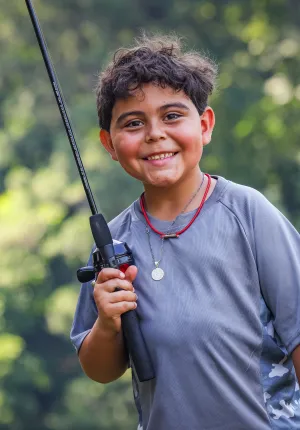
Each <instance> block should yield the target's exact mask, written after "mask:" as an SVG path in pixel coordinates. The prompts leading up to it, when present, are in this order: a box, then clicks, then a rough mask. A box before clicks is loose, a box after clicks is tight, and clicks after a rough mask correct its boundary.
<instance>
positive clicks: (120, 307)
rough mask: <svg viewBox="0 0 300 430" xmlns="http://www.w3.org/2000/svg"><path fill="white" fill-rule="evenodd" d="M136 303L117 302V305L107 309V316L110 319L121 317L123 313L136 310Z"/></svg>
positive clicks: (113, 304)
mask: <svg viewBox="0 0 300 430" xmlns="http://www.w3.org/2000/svg"><path fill="white" fill-rule="evenodd" d="M136 307H137V303H136V302H118V303H112V304H111V305H110V306H109V308H108V309H107V313H106V314H107V315H109V314H110V317H111V318H112V317H114V316H119V315H122V314H123V313H124V312H127V311H132V310H133V309H136Z"/></svg>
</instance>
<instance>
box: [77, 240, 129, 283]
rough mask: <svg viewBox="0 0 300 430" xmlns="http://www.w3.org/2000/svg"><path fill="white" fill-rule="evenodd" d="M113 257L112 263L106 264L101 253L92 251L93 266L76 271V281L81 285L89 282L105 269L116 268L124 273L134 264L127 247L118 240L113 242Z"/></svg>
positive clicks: (96, 250)
mask: <svg viewBox="0 0 300 430" xmlns="http://www.w3.org/2000/svg"><path fill="white" fill-rule="evenodd" d="M113 249H114V256H113V257H112V258H113V261H111V262H110V263H108V262H107V261H104V259H103V257H102V256H101V252H100V250H99V249H98V248H96V249H95V250H94V251H93V254H92V258H93V266H85V267H81V268H80V269H78V270H77V279H78V281H79V282H81V283H82V284H83V283H85V282H90V281H93V280H94V279H96V276H97V275H98V273H99V272H101V270H102V269H104V268H105V267H116V268H118V269H119V270H121V272H123V273H125V272H126V270H127V268H128V267H129V266H132V265H133V264H134V258H133V256H132V252H131V250H130V249H129V246H128V245H127V243H126V242H119V241H118V240H115V239H114V240H113Z"/></svg>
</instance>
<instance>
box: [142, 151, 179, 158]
mask: <svg viewBox="0 0 300 430" xmlns="http://www.w3.org/2000/svg"><path fill="white" fill-rule="evenodd" d="M174 154H175V152H166V153H165V154H159V155H151V156H150V157H148V158H147V160H162V159H163V158H167V157H172V155H174Z"/></svg>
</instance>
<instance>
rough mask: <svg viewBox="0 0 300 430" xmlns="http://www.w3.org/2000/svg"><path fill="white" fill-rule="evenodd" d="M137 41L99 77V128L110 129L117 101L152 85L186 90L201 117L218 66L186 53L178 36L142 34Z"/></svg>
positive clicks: (203, 58)
mask: <svg viewBox="0 0 300 430" xmlns="http://www.w3.org/2000/svg"><path fill="white" fill-rule="evenodd" d="M136 42H137V43H136V45H135V46H134V47H132V48H129V49H125V48H121V49H119V50H117V51H116V53H115V55H114V57H113V60H112V62H111V63H110V64H109V65H108V66H107V68H106V69H105V70H104V71H103V72H102V73H101V74H100V75H99V80H98V84H97V88H96V95H97V111H98V117H99V124H100V127H101V128H103V129H104V130H107V131H109V130H110V123H111V117H112V109H113V107H114V104H115V102H116V100H118V99H124V98H127V97H128V96H130V95H131V94H133V92H134V91H136V90H137V89H141V87H142V85H143V84H146V83H150V82H152V83H154V84H155V85H159V86H161V87H162V88H165V87H171V88H173V89H174V90H175V91H181V90H182V91H184V93H185V94H186V95H187V96H188V97H189V98H190V99H191V100H192V102H193V103H194V105H195V106H196V108H197V110H198V112H199V115H201V114H202V113H203V112H204V110H205V108H206V106H207V99H208V96H209V95H210V94H212V92H213V89H214V86H215V80H216V75H217V66H216V64H215V63H214V62H213V61H212V60H211V59H209V58H208V57H206V56H203V55H200V54H199V53H198V52H194V51H190V52H183V50H182V43H181V39H180V38H179V37H177V36H151V37H148V36H146V35H142V36H141V37H140V38H139V39H137V40H136Z"/></svg>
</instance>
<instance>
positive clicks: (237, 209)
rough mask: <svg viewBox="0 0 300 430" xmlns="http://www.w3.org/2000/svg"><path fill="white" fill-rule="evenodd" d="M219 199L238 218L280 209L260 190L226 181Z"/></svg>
mask: <svg viewBox="0 0 300 430" xmlns="http://www.w3.org/2000/svg"><path fill="white" fill-rule="evenodd" d="M226 182H227V185H226V186H225V187H224V188H223V192H222V193H221V195H220V198H219V201H220V202H221V203H222V204H223V205H224V206H225V207H227V208H228V209H229V210H230V211H232V212H233V213H234V214H235V215H236V216H237V217H238V218H245V217H246V218H247V219H249V217H250V218H252V217H256V216H260V215H262V214H263V213H265V212H267V213H272V212H273V213H276V212H277V213H278V212H279V211H278V209H276V208H275V206H274V205H273V204H272V203H271V202H270V201H269V200H268V199H267V198H266V197H265V196H264V195H263V194H262V193H261V192H259V191H258V190H256V189H254V188H252V187H249V186H246V185H241V184H237V183H235V182H232V181H226Z"/></svg>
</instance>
